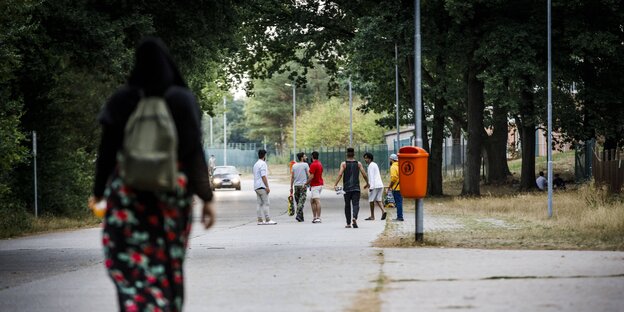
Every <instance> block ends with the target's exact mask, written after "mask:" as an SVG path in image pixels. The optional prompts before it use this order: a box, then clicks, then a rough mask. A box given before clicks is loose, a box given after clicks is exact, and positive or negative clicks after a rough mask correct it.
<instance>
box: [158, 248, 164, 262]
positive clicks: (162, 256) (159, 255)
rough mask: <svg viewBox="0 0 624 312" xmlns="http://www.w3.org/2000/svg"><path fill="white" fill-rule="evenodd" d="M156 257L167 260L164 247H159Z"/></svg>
mask: <svg viewBox="0 0 624 312" xmlns="http://www.w3.org/2000/svg"><path fill="white" fill-rule="evenodd" d="M156 258H158V260H160V261H167V255H165V251H164V250H162V249H158V253H157V254H156Z"/></svg>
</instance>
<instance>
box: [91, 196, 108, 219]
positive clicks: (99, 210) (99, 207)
mask: <svg viewBox="0 0 624 312" xmlns="http://www.w3.org/2000/svg"><path fill="white" fill-rule="evenodd" d="M89 209H91V211H92V212H93V215H94V216H96V217H97V218H104V215H105V214H106V200H100V201H99V202H95V199H93V198H89Z"/></svg>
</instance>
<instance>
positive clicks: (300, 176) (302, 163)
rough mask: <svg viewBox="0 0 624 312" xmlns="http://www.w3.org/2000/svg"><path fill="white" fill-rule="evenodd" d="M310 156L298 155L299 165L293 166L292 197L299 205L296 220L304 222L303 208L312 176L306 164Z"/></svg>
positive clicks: (291, 178)
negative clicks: (309, 178) (309, 179)
mask: <svg viewBox="0 0 624 312" xmlns="http://www.w3.org/2000/svg"><path fill="white" fill-rule="evenodd" d="M306 160H308V156H306V154H305V153H303V152H301V153H297V163H296V164H294V165H293V166H292V174H291V176H290V195H293V192H294V197H295V202H296V203H297V216H296V217H295V219H297V221H299V222H303V207H304V205H305V201H306V192H307V189H308V177H309V176H310V166H309V165H308V163H307V162H306Z"/></svg>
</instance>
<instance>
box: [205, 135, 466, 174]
mask: <svg viewBox="0 0 624 312" xmlns="http://www.w3.org/2000/svg"><path fill="white" fill-rule="evenodd" d="M401 143H402V144H401V145H402V146H403V145H409V144H407V143H406V144H403V142H401ZM271 147H272V146H270V145H267V146H266V147H265V146H264V145H263V144H260V143H228V146H227V149H225V150H224V148H223V144H222V143H221V144H214V145H212V146H209V147H205V148H204V152H205V155H206V159H208V158H209V157H210V155H214V156H215V158H216V162H217V166H223V165H224V153H225V155H226V157H227V165H229V166H236V167H237V168H238V170H239V171H242V172H251V170H252V168H253V165H254V163H255V162H256V161H257V160H258V150H259V149H261V148H265V149H266V148H268V149H270V148H271ZM353 148H354V149H355V158H356V159H357V160H358V161H360V162H362V163H364V159H363V158H362V157H363V155H364V153H366V152H370V153H371V154H373V157H374V161H375V162H376V163H377V165H378V166H379V170H380V172H381V173H382V174H387V173H388V172H389V169H390V164H389V161H388V158H389V157H390V154H392V153H394V146H388V145H387V144H376V145H365V144H363V145H356V146H354V147H353ZM299 151H301V152H304V153H306V154H307V155H308V161H310V162H311V161H312V152H313V151H318V152H319V160H320V161H321V163H323V168H324V170H325V171H329V172H332V173H337V172H338V170H339V169H340V163H342V162H343V161H344V160H345V159H346V152H347V147H344V146H334V147H330V146H321V147H315V148H302V149H299ZM268 152H269V155H277V156H280V155H281V154H279V153H278V151H276V150H268ZM288 154H289V155H290V157H289V159H293V155H292V151H291V152H290V153H288ZM283 156H286V155H283ZM465 160H466V141H465V140H464V139H461V140H458V142H456V144H452V143H451V142H450V140H449V142H448V143H447V141H446V140H445V144H444V146H443V149H442V174H443V175H444V176H447V177H448V176H453V177H459V176H462V174H463V164H464V162H465ZM286 168H287V167H286ZM285 170H287V169H285Z"/></svg>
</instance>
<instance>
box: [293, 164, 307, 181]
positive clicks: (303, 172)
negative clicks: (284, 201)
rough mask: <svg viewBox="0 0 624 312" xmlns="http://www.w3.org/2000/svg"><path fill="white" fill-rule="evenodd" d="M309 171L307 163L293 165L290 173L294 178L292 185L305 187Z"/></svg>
mask: <svg viewBox="0 0 624 312" xmlns="http://www.w3.org/2000/svg"><path fill="white" fill-rule="evenodd" d="M309 171H310V166H309V165H308V163H307V162H298V163H296V164H294V165H293V167H292V172H293V175H294V176H295V179H294V181H293V185H295V186H301V185H305V184H306V182H308V172H309Z"/></svg>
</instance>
